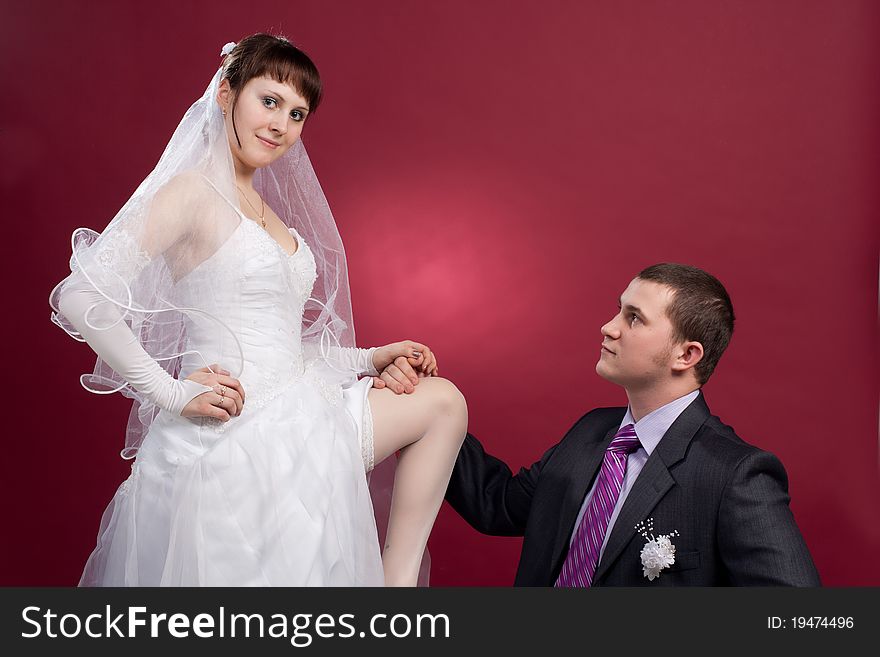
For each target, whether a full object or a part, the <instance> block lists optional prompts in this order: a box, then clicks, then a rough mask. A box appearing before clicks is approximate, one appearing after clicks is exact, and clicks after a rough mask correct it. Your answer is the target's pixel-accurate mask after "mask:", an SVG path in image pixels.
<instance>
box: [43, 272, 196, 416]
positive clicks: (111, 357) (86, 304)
mask: <svg viewBox="0 0 880 657" xmlns="http://www.w3.org/2000/svg"><path fill="white" fill-rule="evenodd" d="M96 304H97V305H96ZM58 305H59V310H60V311H61V313H62V314H63V315H64V317H65V318H67V320H69V321H70V323H71V324H73V326H74V327H75V328H76V330H77V331H79V333H80V335H82V337H83V338H84V339H85V341H86V342H87V343H88V345H89V346H90V347H91V348H92V349H93V350H94V351H95V353H96V354H98V356H100V357H101V358H102V359H103V360H104V362H105V363H107V364H108V365H109V366H110V367H112V368H113V369H114V370H115V371H116V372H117V373H118V374H119V375H120V376H121V377H122V378H123V379H125V380H126V381H127V382H128V383H129V384H130V385H131V387H132V388H134V389H135V390H137V391H138V392H140V393H141V394H143V395H144V396H145V397H146V398H147V399H149V400H150V401H151V402H153V403H154V404H156V406H158V407H159V408H162V409H165V410H166V411H168V412H169V413H172V414H174V415H180V413H181V412H182V411H183V408H184V407H185V406H186V405H187V404H188V403H189V402H190V401H192V399H193V398H195V397H197V396H198V395H201V394H202V393H204V392H210V391H211V390H212V389H211V388H210V387H209V386H204V385H202V384H201V383H196V382H195V381H190V380H189V379H184V380H178V379H175V378H174V377H173V376H171V375H170V374H168V372H166V371H165V370H164V369H162V367H161V366H160V365H159V363H157V362H156V361H155V360H153V358H152V357H151V356H150V355H149V354H148V353H147V352H146V351H145V350H144V348H143V347H142V346H141V344H140V343H139V342H138V341H137V339H136V338H135V335H134V333H132V332H131V329H130V328H129V327H128V325H127V324H126V323H125V322H122V321H116V320H118V319H119V317H120V315H121V311H120V309H119V308H117V307H116V306H114V305H113V304H112V303H109V302H107V300H106V299H105V298H104V297H103V296H101V295H100V294H99V293H98V292H97V291H96V290H95V289H94V288H93V287H92V286H91V285H90V284H89V283H88V281H85V280H77V279H76V278H75V277H71V279H70V281H68V282H67V283H66V284H65V286H64V290H63V292H62V295H61V298H60V299H59V304H58ZM93 306H95V307H94V308H92V307H93ZM87 312H88V317H89V321H90V322H91V323H92V324H93V325H96V326H110V325H111V324H113V322H116V324H115V325H114V326H113V327H112V328H109V329H95V328H92V327H91V326H89V324H88V323H87V322H86V313H87Z"/></svg>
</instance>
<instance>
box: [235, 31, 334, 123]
mask: <svg viewBox="0 0 880 657" xmlns="http://www.w3.org/2000/svg"><path fill="white" fill-rule="evenodd" d="M263 75H266V76H269V77H271V78H273V79H274V80H277V81H278V82H281V83H283V84H289V85H291V86H293V88H294V89H296V90H297V91H298V92H299V94H300V95H301V96H302V97H303V98H305V99H306V102H307V103H308V104H309V112H310V113H312V112H314V111H315V110H316V109H317V108H318V105H319V104H320V102H321V76H320V75H319V74H318V69H317V67H316V66H315V64H314V63H313V62H312V60H311V59H309V56H308V55H306V54H305V53H304V52H303V51H302V50H300V49H299V48H297V47H296V46H295V45H293V44H292V43H291V42H290V41H288V40H287V39H285V38H284V37H282V36H274V35H272V34H264V33H260V34H252V35H251V36H249V37H245V38H244V39H242V40H241V41H239V42H238V43H237V44H236V46H235V48H233V49H232V51H231V52H230V53H229V54H228V55H227V56H226V59H225V60H224V62H223V79H224V80H229V86H230V87H231V88H232V90H233V91H235V92H236V94H237V93H238V92H239V91H241V89H242V88H243V87H244V85H246V84H247V83H248V81H250V80H251V79H252V78H257V77H260V76H263Z"/></svg>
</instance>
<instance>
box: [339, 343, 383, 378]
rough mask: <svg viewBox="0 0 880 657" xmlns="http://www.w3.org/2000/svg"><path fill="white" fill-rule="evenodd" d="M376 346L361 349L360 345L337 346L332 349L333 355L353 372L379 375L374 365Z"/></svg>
mask: <svg viewBox="0 0 880 657" xmlns="http://www.w3.org/2000/svg"><path fill="white" fill-rule="evenodd" d="M375 351H376V347H370V348H369V349H359V348H358V347H337V348H336V349H334V350H332V353H333V355H334V356H335V357H336V358H337V359H338V360H339V362H340V363H342V365H343V366H344V367H346V368H348V369H350V370H351V371H353V372H357V373H358V374H362V375H364V376H379V372H378V371H376V367H375V366H374V365H373V353H374V352H375Z"/></svg>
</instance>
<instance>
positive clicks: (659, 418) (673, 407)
mask: <svg viewBox="0 0 880 657" xmlns="http://www.w3.org/2000/svg"><path fill="white" fill-rule="evenodd" d="M699 394H700V389H699V388H697V389H696V390H694V391H693V392H689V393H688V394H686V395H685V396H684V397H679V398H678V399H674V400H672V401H671V402H669V403H668V404H664V405H663V406H661V407H660V408H658V409H656V410H653V411H651V412H650V413H648V414H647V415H646V416H645V417H643V418H642V419H641V420H639V421H638V422H634V421H633V416H632V411H631V410H630V408H629V406H627V407H626V415H624V416H623V420H622V421H621V423H620V426H621V427H624V426H626V425H627V424H633V425H635V430H636V435H637V436H638V437H639V442H640V443H641V444H642V448H643V449H644V450H645V451H646V452H647V453H648V456H650V455H651V453H652V452H653V451H654V449H655V448H656V447H657V445H658V443H659V442H660V439H661V438H663V436H664V435H665V434H666V432H667V431H669V427H671V426H672V423H673V422H675V421H676V420H677V419H678V416H679V415H681V413H682V411H684V409H686V408H687V407H688V406H690V404H691V402H692V401H694V400H695V399H696V398H697V397H698V396H699Z"/></svg>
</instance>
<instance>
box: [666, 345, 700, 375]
mask: <svg viewBox="0 0 880 657" xmlns="http://www.w3.org/2000/svg"><path fill="white" fill-rule="evenodd" d="M673 354H674V355H675V360H674V361H673V362H672V371H673V372H681V373H684V372H686V371H688V370H690V369H693V368H694V367H695V366H696V364H697V363H699V362H700V361H701V360H703V345H702V344H700V343H699V342H694V341H690V342H682V343H680V344H678V345H676V347H675V350H674V351H673Z"/></svg>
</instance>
